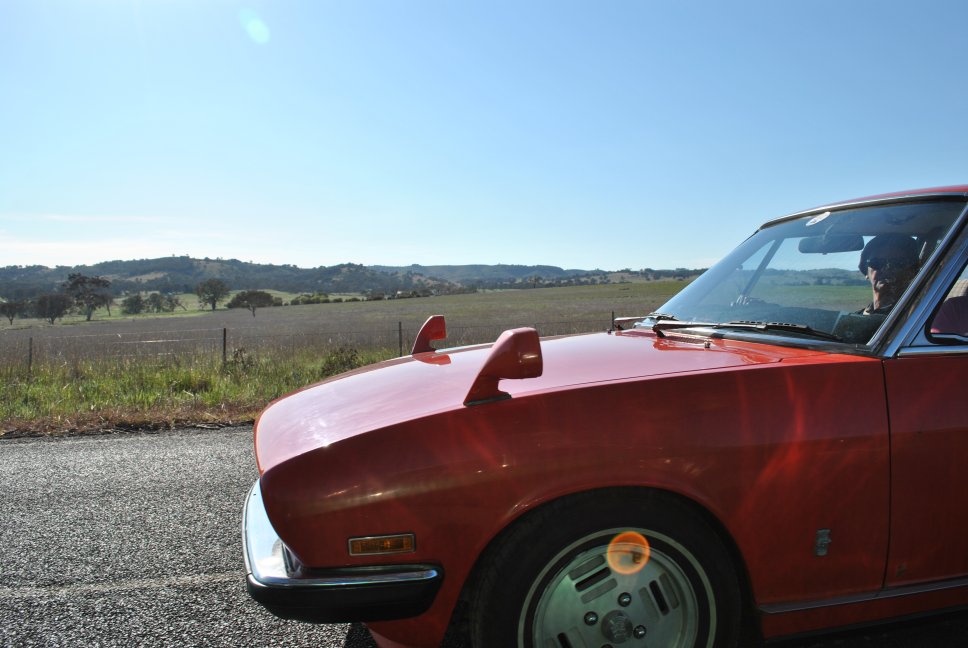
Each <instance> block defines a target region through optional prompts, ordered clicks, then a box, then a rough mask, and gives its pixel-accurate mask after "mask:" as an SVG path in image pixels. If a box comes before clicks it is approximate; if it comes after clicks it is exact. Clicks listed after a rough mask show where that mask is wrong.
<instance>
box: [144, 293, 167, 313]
mask: <svg viewBox="0 0 968 648" xmlns="http://www.w3.org/2000/svg"><path fill="white" fill-rule="evenodd" d="M145 304H146V305H147V307H148V310H149V311H151V312H152V313H163V312H165V298H164V297H162V296H161V293H156V292H153V293H151V294H150V295H148V299H146V300H145Z"/></svg>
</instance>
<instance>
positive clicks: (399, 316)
mask: <svg viewBox="0 0 968 648" xmlns="http://www.w3.org/2000/svg"><path fill="white" fill-rule="evenodd" d="M685 285H686V284H685V282H680V281H655V282H639V283H626V284H606V285H600V286H576V287H561V288H539V289H532V290H506V291H492V292H484V293H476V294H466V295H447V296H440V297H426V298H412V299H394V300H386V301H374V302H349V303H331V304H314V305H305V306H281V307H274V308H265V309H259V310H258V311H257V312H256V315H255V317H253V316H252V315H251V314H250V313H249V311H247V310H243V309H233V310H227V309H225V308H219V309H217V310H216V311H214V312H213V311H210V310H209V311H200V310H194V311H190V312H188V313H185V312H182V311H179V312H176V313H174V314H165V315H163V316H157V315H154V316H152V315H141V316H136V317H131V316H120V315H119V314H118V312H117V310H115V312H114V314H113V315H112V316H111V317H106V316H105V315H106V312H104V311H98V312H97V313H96V314H95V317H94V320H93V321H91V322H84V321H78V320H76V319H75V320H72V321H71V322H69V323H68V324H67V325H65V324H62V323H60V322H58V323H57V324H55V325H53V326H51V325H49V324H46V323H43V322H40V321H37V320H15V324H14V326H12V327H11V326H4V327H2V328H0V380H2V385H0V436H5V435H6V436H10V435H20V434H28V433H29V434H34V433H46V434H59V433H67V432H85V431H99V430H102V431H103V430H111V429H121V428H152V427H154V428H157V427H165V426H173V425H186V424H199V423H201V424H228V423H237V422H242V421H250V420H252V418H253V417H254V416H255V415H256V414H257V413H258V411H259V410H261V408H263V407H264V406H265V405H266V404H267V403H268V402H269V401H270V400H272V399H273V398H276V397H277V396H280V395H282V394H284V393H287V392H289V391H292V390H293V389H296V388H298V387H301V386H303V385H305V384H308V383H311V382H315V381H318V380H321V379H322V378H325V377H327V376H330V375H333V374H335V373H339V372H341V371H345V370H348V369H350V368H353V367H355V366H359V365H361V364H367V363H370V362H375V361H377V360H381V359H386V358H390V357H393V356H396V355H398V354H399V352H400V344H401V342H402V343H403V348H404V352H406V350H408V349H409V348H410V345H411V344H412V340H413V337H414V335H415V334H416V331H417V329H418V328H419V326H420V324H421V323H423V321H424V320H425V319H426V318H427V317H429V316H430V315H435V314H442V315H445V316H446V318H447V328H448V333H449V335H448V339H447V340H446V341H445V346H456V345H459V344H466V343H471V342H480V341H490V340H494V339H495V338H496V337H497V335H498V334H500V332H501V331H502V330H505V329H507V328H514V327H518V326H535V327H537V328H538V330H539V332H540V333H542V334H543V335H551V334H559V333H568V332H582V331H594V330H604V329H605V328H607V327H608V326H609V323H610V320H611V317H612V313H614V314H615V315H616V316H623V315H633V316H634V315H644V314H647V313H648V312H650V311H652V310H654V309H655V308H657V307H658V306H660V305H661V304H662V303H664V302H665V301H666V300H667V299H668V298H669V297H670V296H672V295H674V294H675V293H676V292H678V291H679V290H680V289H681V288H682V287H683V286H685ZM192 299H194V297H192ZM81 320H83V318H81ZM4 324H6V322H4ZM223 335H224V338H223ZM401 338H402V339H401ZM223 339H224V340H225V347H224V348H223V346H222V340H223ZM223 353H224V358H225V361H224V362H223Z"/></svg>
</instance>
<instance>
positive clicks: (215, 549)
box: [0, 428, 968, 648]
mask: <svg viewBox="0 0 968 648" xmlns="http://www.w3.org/2000/svg"><path fill="white" fill-rule="evenodd" d="M255 477H256V469H255V464H254V461H253V459H252V450H251V430H250V429H249V428H232V429H224V430H182V431H174V432H164V433H160V434H146V435H124V436H116V437H115V436H102V437H78V438H68V439H19V440H5V441H0V486H2V490H0V497H2V506H0V511H2V514H0V515H2V517H0V645H3V646H65V647H66V646H70V647H74V646H98V647H105V648H106V647H109V646H125V647H127V646H132V645H139V646H315V647H317V648H375V644H374V643H373V641H372V639H371V638H370V636H369V635H368V633H367V632H366V630H365V629H364V628H362V627H361V626H357V625H353V626H348V625H308V624H300V623H293V622H285V621H281V620H278V619H276V618H275V617H273V616H271V615H270V614H268V613H266V612H265V611H264V610H262V609H261V608H260V607H259V606H258V605H256V604H255V603H253V602H252V601H250V600H249V598H248V596H247V595H246V593H245V586H244V581H243V578H244V575H243V566H242V558H241V553H240V552H241V548H240V530H239V524H240V516H241V507H242V502H243V500H244V498H245V495H246V492H247V490H248V488H249V486H250V485H251V483H252V482H253V481H254V479H255ZM966 642H968V614H961V615H953V616H947V617H944V618H941V619H940V620H938V619H935V620H932V621H929V622H919V623H915V624H911V623H909V624H905V625H901V626H894V627H891V628H887V629H885V628H880V629H876V630H870V631H865V632H854V633H848V634H840V635H833V636H829V637H826V638H824V639H822V640H816V639H814V640H808V641H798V642H786V643H785V644H783V648H845V647H854V646H860V647H863V648H875V647H877V648H884V647H893V648H915V647H917V648H921V647H925V648H927V647H928V646H930V647H931V648H937V647H939V646H963V645H965V644H966ZM495 648H497V647H495Z"/></svg>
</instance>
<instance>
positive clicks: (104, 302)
mask: <svg viewBox="0 0 968 648" xmlns="http://www.w3.org/2000/svg"><path fill="white" fill-rule="evenodd" d="M63 288H64V292H66V293H67V294H68V295H70V297H71V298H72V299H73V300H74V303H75V304H77V307H78V308H79V309H81V310H82V311H83V312H84V313H85V314H86V315H87V321H88V322H90V321H91V316H92V315H93V314H94V311H95V310H97V309H98V308H101V307H103V306H108V307H109V310H108V313H109V314H110V304H111V302H112V301H114V298H113V297H112V296H111V282H110V281H109V280H107V279H104V278H103V277H88V276H85V275H82V274H81V273H80V272H75V273H73V274H69V275H67V281H66V282H64V284H63ZM52 323H53V322H52Z"/></svg>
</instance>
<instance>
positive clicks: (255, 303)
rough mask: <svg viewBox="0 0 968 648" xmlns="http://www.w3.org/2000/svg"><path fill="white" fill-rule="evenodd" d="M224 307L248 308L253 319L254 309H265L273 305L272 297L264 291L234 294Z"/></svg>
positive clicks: (244, 291)
mask: <svg viewBox="0 0 968 648" xmlns="http://www.w3.org/2000/svg"><path fill="white" fill-rule="evenodd" d="M226 305H227V306H228V307H229V308H248V309H249V310H250V311H252V317H255V309H257V308H266V307H269V306H273V305H275V304H274V302H273V299H272V295H270V294H269V293H267V292H266V291H264V290H243V291H242V292H239V293H236V294H235V296H234V297H232V300H231V301H230V302H229V303H228V304H226Z"/></svg>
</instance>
